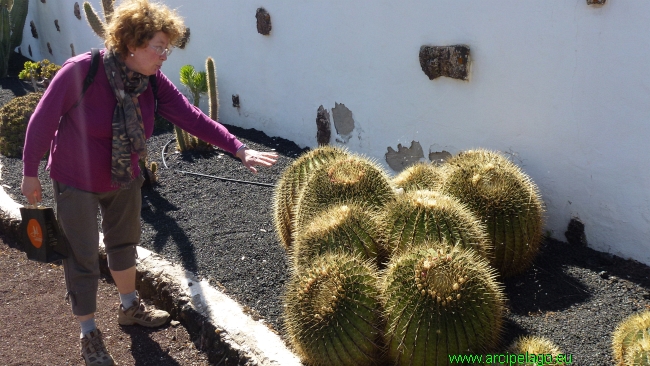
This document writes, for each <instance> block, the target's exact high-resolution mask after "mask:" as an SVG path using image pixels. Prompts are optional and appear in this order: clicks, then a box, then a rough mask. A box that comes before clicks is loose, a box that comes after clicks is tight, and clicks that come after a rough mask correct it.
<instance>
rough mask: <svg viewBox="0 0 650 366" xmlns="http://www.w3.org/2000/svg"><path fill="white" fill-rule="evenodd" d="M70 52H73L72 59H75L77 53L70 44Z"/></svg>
mask: <svg viewBox="0 0 650 366" xmlns="http://www.w3.org/2000/svg"><path fill="white" fill-rule="evenodd" d="M70 51H72V57H75V56H76V55H77V53H76V52H75V51H74V45H73V44H72V43H70Z"/></svg>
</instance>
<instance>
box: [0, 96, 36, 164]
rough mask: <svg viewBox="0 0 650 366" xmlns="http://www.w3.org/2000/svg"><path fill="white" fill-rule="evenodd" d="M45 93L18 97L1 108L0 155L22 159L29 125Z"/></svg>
mask: <svg viewBox="0 0 650 366" xmlns="http://www.w3.org/2000/svg"><path fill="white" fill-rule="evenodd" d="M42 96H43V93H40V92H39V93H29V94H27V95H24V96H22V97H17V98H14V99H13V100H11V101H10V102H9V103H7V104H6V105H5V106H4V107H2V108H0V154H2V155H5V156H8V157H16V158H22V156H23V146H24V145H25V133H26V132H27V123H28V122H29V119H30V117H31V116H32V114H33V113H34V110H35V109H36V106H37V105H38V101H39V100H41V97H42Z"/></svg>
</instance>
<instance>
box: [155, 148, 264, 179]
mask: <svg viewBox="0 0 650 366" xmlns="http://www.w3.org/2000/svg"><path fill="white" fill-rule="evenodd" d="M173 141H176V139H175V138H173V139H171V140H169V141H167V143H166V144H165V146H163V148H162V152H161V157H162V162H163V165H164V166H165V169H169V167H168V166H167V161H166V160H165V155H166V151H167V146H169V144H171V143H172V142H173ZM174 171H175V172H178V173H181V174H190V175H196V176H199V177H205V178H214V179H220V180H224V181H227V182H235V183H245V184H254V185H257V186H263V187H275V184H271V183H261V182H251V181H247V180H240V179H230V178H225V177H217V176H215V175H208V174H202V173H194V172H188V171H185V170H178V169H174Z"/></svg>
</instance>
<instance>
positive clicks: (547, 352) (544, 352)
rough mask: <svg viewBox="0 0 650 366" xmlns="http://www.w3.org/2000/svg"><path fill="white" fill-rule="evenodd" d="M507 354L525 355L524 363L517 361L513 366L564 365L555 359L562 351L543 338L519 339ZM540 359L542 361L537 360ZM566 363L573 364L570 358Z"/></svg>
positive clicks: (528, 337) (529, 337)
mask: <svg viewBox="0 0 650 366" xmlns="http://www.w3.org/2000/svg"><path fill="white" fill-rule="evenodd" d="M509 352H510V353H511V354H512V355H525V356H526V357H528V359H526V360H525V361H524V362H519V360H517V363H513V365H517V366H532V365H564V362H562V361H560V362H557V361H558V359H557V357H558V355H560V354H561V353H562V350H560V348H559V347H558V346H556V345H555V344H554V343H553V342H551V341H550V340H548V339H546V338H543V337H537V336H525V337H519V338H517V340H516V341H515V343H513V344H512V346H511V347H510V349H509ZM540 357H541V358H542V360H539V358H540ZM571 357H572V356H571ZM566 361H570V362H571V363H573V359H572V358H571V359H570V360H566Z"/></svg>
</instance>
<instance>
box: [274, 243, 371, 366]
mask: <svg viewBox="0 0 650 366" xmlns="http://www.w3.org/2000/svg"><path fill="white" fill-rule="evenodd" d="M375 271H376V269H375V268H374V266H373V265H371V264H370V263H368V262H367V261H364V260H361V259H359V258H358V257H355V256H351V255H348V254H345V253H335V254H327V255H324V256H320V257H317V258H316V260H314V261H313V262H312V263H311V264H310V265H308V266H306V267H304V268H302V269H301V270H300V271H299V272H297V273H295V274H294V276H293V279H292V280H291V282H290V283H289V285H288V290H287V293H286V295H285V300H284V304H285V324H286V326H287V333H288V336H289V340H290V343H291V344H292V346H293V347H294V349H295V350H296V351H297V353H298V354H299V355H300V356H301V358H302V359H303V361H305V362H308V363H309V364H310V365H323V366H332V365H341V366H344V365H359V366H363V365H375V364H376V361H377V359H378V357H379V354H380V351H381V348H380V344H381V342H380V337H381V318H380V301H379V288H378V284H377V275H376V273H375Z"/></svg>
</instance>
